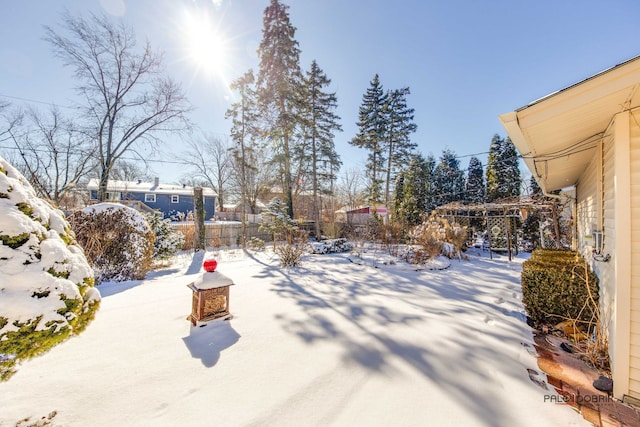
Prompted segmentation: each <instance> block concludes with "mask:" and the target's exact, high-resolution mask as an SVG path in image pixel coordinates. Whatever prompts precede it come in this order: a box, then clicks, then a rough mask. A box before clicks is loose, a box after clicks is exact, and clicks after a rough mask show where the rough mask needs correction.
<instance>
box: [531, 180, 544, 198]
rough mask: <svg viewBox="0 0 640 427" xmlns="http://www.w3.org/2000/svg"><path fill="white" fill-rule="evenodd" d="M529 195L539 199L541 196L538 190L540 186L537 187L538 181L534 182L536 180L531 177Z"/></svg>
mask: <svg viewBox="0 0 640 427" xmlns="http://www.w3.org/2000/svg"><path fill="white" fill-rule="evenodd" d="M528 190H529V195H530V196H532V197H539V196H542V195H543V194H542V188H540V186H539V185H538V181H536V179H535V178H534V177H533V176H531V178H530V179H529V188H528Z"/></svg>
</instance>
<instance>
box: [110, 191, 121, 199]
mask: <svg viewBox="0 0 640 427" xmlns="http://www.w3.org/2000/svg"><path fill="white" fill-rule="evenodd" d="M106 200H122V193H120V192H119V191H107V197H106Z"/></svg>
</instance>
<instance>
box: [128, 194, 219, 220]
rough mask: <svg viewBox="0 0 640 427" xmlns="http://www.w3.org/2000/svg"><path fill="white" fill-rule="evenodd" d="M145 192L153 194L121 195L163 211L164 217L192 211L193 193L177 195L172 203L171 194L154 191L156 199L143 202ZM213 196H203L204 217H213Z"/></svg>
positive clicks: (214, 211)
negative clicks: (175, 201)
mask: <svg viewBox="0 0 640 427" xmlns="http://www.w3.org/2000/svg"><path fill="white" fill-rule="evenodd" d="M145 194H153V193H126V195H123V198H126V199H128V200H131V199H134V200H139V201H141V202H142V203H144V204H145V205H147V206H149V207H150V208H152V209H158V210H160V211H161V212H162V213H164V217H165V218H169V217H173V216H176V215H179V214H180V213H182V214H184V215H185V216H186V215H187V213H189V212H193V207H194V205H193V195H183V194H180V195H179V202H178V203H172V202H171V196H172V195H171V194H157V193H156V201H155V202H145V200H144V199H145ZM215 202H216V201H215V197H209V196H205V197H204V210H205V219H209V218H213V216H214V215H215V213H216V210H215Z"/></svg>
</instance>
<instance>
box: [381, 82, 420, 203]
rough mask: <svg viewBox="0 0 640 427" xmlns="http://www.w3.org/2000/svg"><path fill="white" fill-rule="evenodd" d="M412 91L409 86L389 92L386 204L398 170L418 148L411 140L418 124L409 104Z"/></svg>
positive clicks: (386, 141)
mask: <svg viewBox="0 0 640 427" xmlns="http://www.w3.org/2000/svg"><path fill="white" fill-rule="evenodd" d="M410 93H411V92H410V90H409V88H408V87H404V88H402V89H395V90H391V91H389V92H387V106H386V113H387V124H386V135H387V137H386V140H385V143H386V145H387V147H386V156H387V167H386V173H387V176H386V180H385V191H384V203H385V205H387V204H388V203H389V201H390V195H391V188H390V187H391V183H392V182H393V181H394V180H395V175H396V173H397V171H398V170H399V169H400V168H402V167H404V166H405V165H406V164H407V163H408V162H409V159H410V157H411V153H412V151H413V150H414V149H415V148H416V144H415V143H413V142H411V134H412V133H413V132H415V131H416V129H417V128H418V126H417V125H416V124H415V123H414V122H413V113H414V109H413V108H409V107H408V106H407V95H409V94H410Z"/></svg>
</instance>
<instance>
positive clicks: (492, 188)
mask: <svg viewBox="0 0 640 427" xmlns="http://www.w3.org/2000/svg"><path fill="white" fill-rule="evenodd" d="M503 145H504V140H503V139H502V138H500V135H498V134H495V135H493V138H492V139H491V145H490V146H489V160H488V161H487V201H488V202H493V201H495V200H498V199H501V198H503V195H502V193H501V191H500V187H501V178H500V172H501V154H502V151H503V148H502V146H503Z"/></svg>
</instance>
